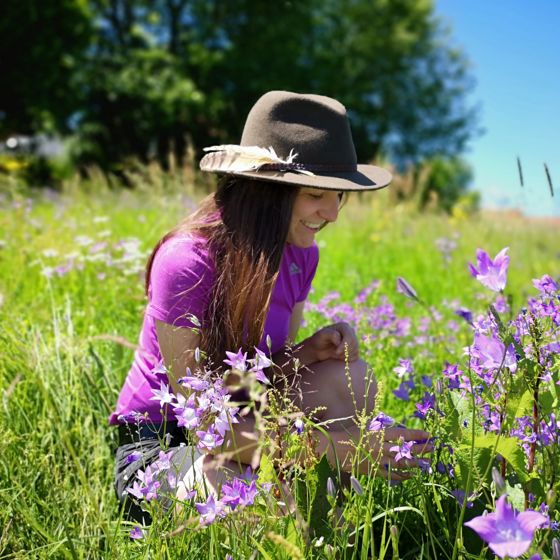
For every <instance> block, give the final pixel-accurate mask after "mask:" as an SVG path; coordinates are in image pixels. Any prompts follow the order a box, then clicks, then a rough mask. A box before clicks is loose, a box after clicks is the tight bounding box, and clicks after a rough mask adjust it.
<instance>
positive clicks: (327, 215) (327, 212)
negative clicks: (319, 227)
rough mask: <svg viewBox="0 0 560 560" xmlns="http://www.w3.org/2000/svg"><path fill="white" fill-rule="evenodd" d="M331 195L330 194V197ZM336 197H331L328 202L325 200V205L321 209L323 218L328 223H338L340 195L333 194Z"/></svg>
mask: <svg viewBox="0 0 560 560" xmlns="http://www.w3.org/2000/svg"><path fill="white" fill-rule="evenodd" d="M330 194H331V193H329V195H330ZM332 194H333V195H334V196H329V197H328V198H327V200H325V205H324V206H323V208H321V212H320V214H321V218H323V220H327V221H328V222H336V219H337V218H338V209H339V206H340V200H339V197H338V193H332Z"/></svg>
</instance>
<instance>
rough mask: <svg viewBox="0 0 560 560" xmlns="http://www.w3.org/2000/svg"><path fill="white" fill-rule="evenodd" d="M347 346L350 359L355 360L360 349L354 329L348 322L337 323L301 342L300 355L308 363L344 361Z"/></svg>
mask: <svg viewBox="0 0 560 560" xmlns="http://www.w3.org/2000/svg"><path fill="white" fill-rule="evenodd" d="M346 347H348V361H349V362H355V361H356V360H357V359H358V358H359V357H360V349H359V346H358V338H357V337H356V333H355V332H354V329H353V328H352V327H351V326H350V325H349V324H348V323H335V324H334V325H329V326H328V327H324V328H322V329H321V330H319V331H317V332H316V333H315V334H314V335H312V336H310V337H309V338H306V339H305V340H304V341H303V342H302V343H301V346H300V348H299V351H298V357H299V358H300V360H301V361H302V362H303V363H304V364H306V365H307V364H312V363H314V362H324V361H325V360H342V361H344V360H345V359H346V350H345V349H346Z"/></svg>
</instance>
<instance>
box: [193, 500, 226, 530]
mask: <svg viewBox="0 0 560 560" xmlns="http://www.w3.org/2000/svg"><path fill="white" fill-rule="evenodd" d="M195 506H196V509H197V510H198V513H200V524H201V525H210V524H211V523H213V522H214V521H215V519H216V517H218V518H219V517H225V515H226V513H227V512H226V509H225V506H224V504H223V503H222V502H221V501H220V500H215V499H214V496H210V497H209V498H208V501H207V502H206V503H205V504H204V503H196V504H195Z"/></svg>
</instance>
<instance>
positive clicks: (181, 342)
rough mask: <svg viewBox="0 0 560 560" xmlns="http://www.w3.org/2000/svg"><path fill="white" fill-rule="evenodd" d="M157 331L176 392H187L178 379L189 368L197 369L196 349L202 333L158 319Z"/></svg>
mask: <svg viewBox="0 0 560 560" xmlns="http://www.w3.org/2000/svg"><path fill="white" fill-rule="evenodd" d="M156 333H157V337H158V343H159V348H160V351H161V356H162V358H163V363H164V364H165V367H166V368H167V374H168V375H167V377H168V378H169V384H170V385H171V388H172V389H173V392H174V393H176V394H177V393H183V394H185V391H184V388H183V387H181V385H179V383H177V380H178V379H180V378H181V377H184V376H185V374H186V371H187V368H190V369H191V370H193V371H194V370H195V368H196V366H197V364H196V360H195V358H194V355H195V350H196V349H197V348H198V345H199V344H200V334H199V333H198V332H197V331H196V330H195V329H188V328H185V327H174V326H173V325H168V324H167V323H164V322H163V321H158V320H156Z"/></svg>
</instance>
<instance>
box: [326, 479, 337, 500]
mask: <svg viewBox="0 0 560 560" xmlns="http://www.w3.org/2000/svg"><path fill="white" fill-rule="evenodd" d="M327 494H328V495H329V497H331V498H332V499H336V487H335V485H334V482H333V479H332V478H331V477H330V476H329V478H327Z"/></svg>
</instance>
